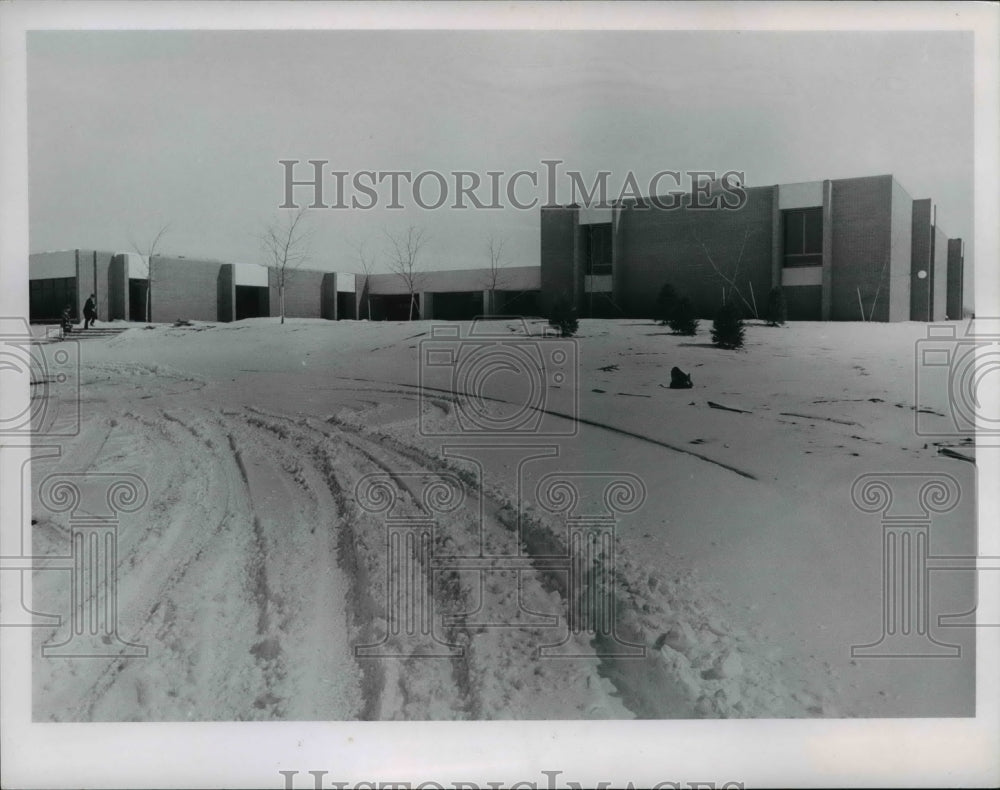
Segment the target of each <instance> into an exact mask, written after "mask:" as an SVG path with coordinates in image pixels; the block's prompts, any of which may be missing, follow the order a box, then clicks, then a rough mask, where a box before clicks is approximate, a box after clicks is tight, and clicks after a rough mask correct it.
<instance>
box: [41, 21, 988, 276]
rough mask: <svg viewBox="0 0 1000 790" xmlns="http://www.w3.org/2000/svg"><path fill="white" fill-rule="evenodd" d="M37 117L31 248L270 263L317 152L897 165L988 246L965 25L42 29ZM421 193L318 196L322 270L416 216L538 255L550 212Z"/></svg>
mask: <svg viewBox="0 0 1000 790" xmlns="http://www.w3.org/2000/svg"><path fill="white" fill-rule="evenodd" d="M28 113H29V115H28V119H29V126H28V131H29V168H30V169H29V179H30V199H31V205H30V223H31V224H30V245H31V250H32V251H41V250H47V249H62V248H73V247H96V248H99V249H109V250H127V249H130V244H129V238H130V236H134V237H135V238H136V239H137V240H139V241H140V242H142V241H148V239H149V238H150V237H152V236H153V235H155V232H156V230H157V229H158V228H159V227H160V226H161V225H162V224H163V223H166V222H169V223H170V224H171V229H170V232H169V234H168V235H167V236H166V238H165V241H164V243H163V247H162V249H163V251H164V252H168V253H171V252H172V253H178V254H184V255H187V256H189V257H193V256H202V257H211V258H219V259H224V260H234V261H247V262H258V261H261V260H262V258H261V254H260V248H259V244H258V243H257V241H256V239H255V234H257V233H258V232H259V230H260V227H261V225H262V224H264V223H265V222H267V221H270V220H273V219H275V218H276V217H277V215H278V213H279V212H278V210H277V206H278V204H279V203H280V202H281V201H282V200H283V181H282V178H283V175H282V173H283V171H282V168H281V167H280V166H279V165H278V160H279V159H301V160H303V166H302V167H301V169H300V170H299V171H298V173H297V174H299V175H300V176H301V177H304V176H305V175H307V174H308V173H309V169H308V165H305V164H304V160H307V159H309V158H319V159H327V160H330V165H329V169H340V170H346V171H351V172H355V171H358V170H363V169H367V170H391V169H408V170H412V171H422V170H434V169H436V170H441V171H445V172H448V171H453V170H459V169H467V170H474V171H477V172H479V173H483V174H484V178H485V173H486V171H489V170H503V171H506V172H508V173H512V172H514V171H516V170H519V169H526V170H532V171H538V172H542V166H541V164H540V162H541V160H542V159H546V158H556V159H561V160H563V161H564V162H565V165H564V166H563V167H564V168H566V169H575V170H580V171H582V172H583V173H584V174H585V175H586V176H587V178H588V180H589V179H590V178H591V177H592V176H593V174H594V173H595V172H596V171H597V170H600V169H606V170H610V171H611V172H612V173H613V176H612V178H611V183H612V186H613V188H612V193H613V194H616V193H617V188H618V185H620V184H621V183H622V180H623V179H624V176H625V173H626V172H627V171H629V170H633V171H636V172H637V173H638V174H640V176H645V177H646V178H647V179H648V177H649V176H650V175H651V174H652V173H654V172H656V171H658V170H661V169H677V170H685V169H714V170H717V171H725V170H728V169H735V170H742V171H745V173H746V179H747V183H748V184H749V185H764V184H774V183H787V182H796V181H809V180H819V179H823V178H843V177H851V176H861V175H875V174H882V173H892V174H894V175H895V176H896V178H897V179H898V180H899V181H900V183H901V184H902V185H903V187H904V188H905V189H906V190H907V191H908V192H909V193H910V195H911V196H912V197H914V198H921V197H931V198H933V199H934V201H935V203H936V204H937V205H938V207H939V208H938V212H939V214H938V219H939V223H940V225H941V226H942V227H943V228H944V230H945V232H946V233H947V234H948V235H949V236H951V237H956V236H961V237H963V238H964V239H966V245H967V262H968V263H971V260H972V254H971V253H972V249H971V248H972V243H971V242H972V231H973V228H972V209H973V162H974V156H973V139H972V138H973V134H972V131H973V126H972V124H973V77H972V38H971V34H967V33H961V32H890V33H884V32H867V33H849V32H840V33H797V32H793V33H785V32H744V33H738V32H734V33H726V32H703V31H697V32H683V31H676V32H671V31H666V32H641V31H640V32H599V31H593V32H523V31H507V32H504V31H489V32H475V31H420V32H418V31H243V32H225V31H216V32H213V31H170V32H154V31H128V32H85V31H79V32H77V31H72V32H53V31H45V32H33V33H29V35H28ZM567 183H568V182H566V181H565V180H563V181H561V182H560V184H561V187H565V186H566V184H567ZM667 183H668V185H669V182H667ZM431 186H432V184H430V183H429V184H428V186H427V188H428V191H427V192H426V194H427V195H428V197H433V195H434V194H435V193H436V190H435V189H431ZM327 188H328V189H332V180H328V181H327ZM307 193H308V190H301V191H299V192H297V193H296V194H297V195H299V196H301V199H304V198H305V197H306V196H307ZM518 194H519V195H522V197H531V196H538V197H540V198H544V190H543V189H542V188H541V187H540V188H539V189H538V190H532V189H531V188H530V185H528V184H527V183H523V184H522V187H521V188H520V189H519V190H518ZM483 195H484V197H487V195H488V193H487V192H486V191H485V190H484V191H483ZM325 197H327V199H328V202H330V196H329V192H328V193H327V195H326V196H325ZM558 198H559V199H560V201H565V202H568V200H569V194H568V191H566V190H565V189H562V188H561V190H560V193H559V194H558ZM404 202H405V203H407V204H408V205H410V206H411V207H412V208H410V209H407V210H387V209H381V208H380V209H377V210H370V211H361V210H325V211H323V210H320V211H317V212H314V215H313V217H312V220H311V222H312V223H313V225H314V227H315V230H316V235H315V237H314V242H313V255H312V260H311V261H310V266H312V267H314V268H321V269H340V270H345V271H354V270H357V268H358V265H357V259H356V255H355V254H354V252H353V248H352V245H353V244H356V243H358V242H365V243H366V244H367V247H368V249H369V250H370V251H371V252H374V253H376V254H377V255H379V256H380V263H381V266H380V268H384V260H385V257H384V248H385V246H386V245H385V237H384V234H383V231H384V230H385V229H388V230H390V231H398V230H400V229H402V228H404V227H405V226H406V225H408V224H411V223H412V224H418V225H421V226H423V227H424V228H425V230H426V232H427V236H428V239H429V241H428V244H427V247H426V251H425V255H426V257H425V259H424V266H425V267H426V268H462V267H474V266H482V265H485V264H486V263H487V261H488V258H487V253H486V239H487V237H488V236H489V235H490V234H491V233H492V234H494V235H497V236H500V237H503V238H504V239H505V240H506V252H507V262H508V263H510V264H513V265H534V264H537V263H538V246H539V235H538V210H537V209H534V210H530V211H518V210H515V209H510V208H508V209H504V210H500V211H483V210H465V211H457V210H454V209H447V208H442V209H438V210H434V211H429V210H423V209H420V208H418V207H416V206H415V205H414V204H413V201H412V200H411V199H406V200H405V201H404ZM540 202H544V200H541V201H540ZM969 279H971V272H970V273H969V274H968V275H967V280H969Z"/></svg>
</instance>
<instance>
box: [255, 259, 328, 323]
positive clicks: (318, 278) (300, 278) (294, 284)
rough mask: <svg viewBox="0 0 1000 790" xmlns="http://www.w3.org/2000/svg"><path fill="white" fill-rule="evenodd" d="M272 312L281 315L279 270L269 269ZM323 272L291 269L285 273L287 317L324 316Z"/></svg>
mask: <svg viewBox="0 0 1000 790" xmlns="http://www.w3.org/2000/svg"><path fill="white" fill-rule="evenodd" d="M267 279H268V287H269V288H270V289H271V293H270V300H271V314H272V315H281V301H280V299H279V296H278V277H277V271H276V270H274V269H269V270H268V278H267ZM322 302H323V272H312V271H307V270H305V269H296V270H289V271H288V272H287V274H286V275H285V317H286V318H322V307H323V305H322Z"/></svg>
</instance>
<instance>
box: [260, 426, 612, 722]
mask: <svg viewBox="0 0 1000 790" xmlns="http://www.w3.org/2000/svg"><path fill="white" fill-rule="evenodd" d="M255 411H256V412H257V413H259V414H265V413H263V412H260V411H259V410H255ZM269 416H270V417H271V419H275V420H285V421H289V422H296V424H302V422H304V423H305V425H306V426H308V427H309V428H310V429H311V430H313V431H314V432H316V433H318V434H321V435H324V436H326V437H327V438H328V439H331V440H333V439H335V440H336V441H337V442H338V443H340V444H341V445H343V444H346V445H349V446H351V447H352V448H353V449H354V450H355V452H356V453H358V454H360V455H362V456H363V457H364V458H366V459H367V460H368V461H369V462H370V464H371V465H372V466H374V467H375V468H378V469H381V470H382V471H384V472H385V473H387V474H388V475H390V476H392V477H394V478H395V479H396V480H397V482H398V484H399V487H400V490H401V494H402V496H403V497H405V498H407V500H408V501H407V504H408V505H410V506H414V507H415V504H414V501H415V499H417V497H415V493H414V492H413V491H412V490H411V489H410V488H409V486H408V485H407V483H406V479H405V478H404V477H401V476H400V475H401V473H406V472H431V473H435V472H444V471H447V472H449V473H451V474H455V473H456V470H455V469H453V468H447V467H445V466H444V465H443V464H441V463H440V462H439V461H437V460H436V459H432V458H429V457H427V456H424V455H421V454H419V453H416V452H415V451H414V450H413V449H412V448H403V447H401V446H398V445H397V443H396V442H395V441H394V440H393V439H391V438H389V437H386V436H383V435H376V436H369V435H365V434H364V433H363V432H361V431H357V430H355V429H353V428H352V427H351V426H346V425H341V424H339V423H336V422H334V423H332V424H331V423H329V422H327V423H318V422H317V421H315V420H311V419H308V418H307V419H305V420H304V421H301V420H300V421H294V420H292V418H290V417H286V416H284V415H269ZM459 474H460V476H464V477H465V478H466V483H471V482H473V481H472V480H471V478H469V476H468V473H467V471H466V470H461V471H460V472H459ZM469 489H472V490H468V491H467V496H468V500H467V505H466V507H465V509H464V510H463V511H460V512H456V513H455V514H453V517H452V518H447V519H439V520H438V522H436V524H437V527H436V530H435V538H436V548H438V549H443V550H444V552H445V553H452V554H455V553H457V554H458V555H460V556H470V555H472V554H474V553H476V552H477V551H478V539H479V535H480V533H479V525H478V522H477V520H476V515H475V514H478V509H479V508H478V492H477V491H475V490H474V486H471V485H470V486H469ZM494 511H495V508H494V506H493V503H487V512H488V519H489V524H488V529H487V537H488V540H489V542H490V543H489V545H488V546H487V548H486V551H487V553H488V554H491V555H492V554H496V555H508V556H510V555H511V554H516V551H517V549H516V535H515V533H514V531H513V530H511V529H509V528H508V527H507V526H506V525H503V524H502V523H500V522H498V521H497V520H495V518H494V516H495V513H494ZM473 544H475V546H474V545H473ZM441 576H442V577H443V582H444V583H442V584H436V585H435V594H436V598H435V608H436V612H435V614H443V613H451V614H459V613H461V612H473V613H474V611H473V610H476V611H478V612H480V613H481V614H482V615H483V617H485V618H486V619H487V620H489V619H490V617H491V613H492V614H493V615H496V614H497V613H498V612H507V613H508V614H509V612H510V610H511V607H512V605H513V604H514V603H519V602H520V598H519V596H520V595H521V594H523V595H525V596H526V598H528V600H529V603H531V604H533V606H532V607H531V608H534V609H546V610H548V611H558V610H560V609H565V603H564V602H563V601H562V599H561V598H560V597H559V595H558V594H557V593H556V592H555V591H554V590H552V589H548V590H546V589H545V584H544V580H543V579H542V578H541V576H540V574H539V573H538V572H537V570H524V571H499V573H496V572H491V573H490V576H491V578H490V581H489V582H486V583H481V582H480V578H479V577H478V576H471V577H468V576H467V575H463V574H462V573H461V572H452V573H451V574H450V575H448V574H441ZM517 616H518V617H521V616H522V613H521V612H520V611H518V614H517ZM476 621H477V618H475V617H472V618H470V623H474V622H476ZM439 635H440V636H442V637H443V638H445V639H446V640H448V641H450V642H452V643H454V644H460V645H464V646H465V655H464V656H463V657H462V658H453V659H450V660H432V661H428V660H426V659H424V660H419V659H410V660H406V659H390V660H387V661H385V662H384V664H385V669H384V671H385V673H386V674H387V681H386V683H385V685H384V688H383V700H382V714H383V716H382V717H383V718H391V717H392V715H391V714H392V711H393V710H394V709H399V708H401V709H402V711H403V713H404V714H405V717H406V718H440V717H441V714H442V713H443V712H445V711H442V710H441V706H438V709H437V710H435V709H434V708H433V707H432V706H431V705H430V703H429V702H428V700H427V696H428V695H427V693H426V689H427V688H428V687H434V688H436V689H437V690H438V693H442V692H445V693H448V694H451V695H452V696H453V699H452V702H451V705H450V708H451V711H452V712H451V715H450V716H449V718H455V717H457V716H464V717H468V718H472V719H493V718H529V719H530V718H546V717H557V718H582V717H595V718H608V717H612V718H629V717H630V713H629V711H628V710H627V709H626V708H624V707H623V706H622V705H621V704H620V703H619V702H618V701H617V700H615V699H614V698H613V697H614V689H613V687H612V686H611V684H610V683H608V682H607V681H604V680H602V679H601V677H600V676H599V674H598V670H597V666H598V661H597V659H596V657H595V658H593V659H586V660H583V661H574V662H558V661H550V660H545V659H539V658H538V656H537V648H538V647H539V646H540V645H541V644H544V643H547V642H549V641H551V636H552V634H551V632H550V631H548V630H546V627H540V626H538V625H537V624H532V623H530V622H527V621H526V622H524V624H523V625H521V624H518V623H510V624H509V625H508V627H506V628H484V627H482V626H475V625H471V624H470V625H467V626H462V625H457V626H453V627H452V628H450V629H441V632H440V633H439ZM578 648H579V649H580V650H581V651H583V652H585V653H586V652H587V651H589V650H590V647H589V645H588V644H587V642H580V644H579V645H578ZM590 652H592V651H590ZM369 661H370V659H365V660H363V661H362V663H368V662H369ZM448 664H450V665H451V666H450V678H451V680H450V684H449V685H446V684H445V682H444V679H443V678H442V676H441V671H440V670H438V671H434V670H435V669H437V667H442V666H445V665H448ZM397 691H398V693H399V695H400V701H399V702H398V703H394V700H393V695H394V693H395V692H397ZM435 714H437V715H435Z"/></svg>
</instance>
